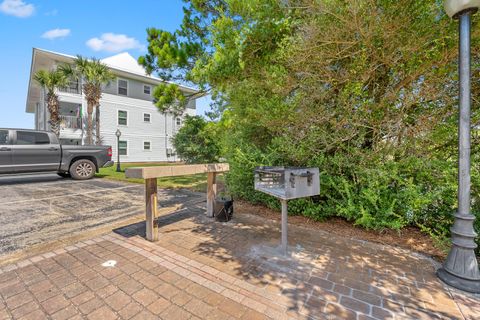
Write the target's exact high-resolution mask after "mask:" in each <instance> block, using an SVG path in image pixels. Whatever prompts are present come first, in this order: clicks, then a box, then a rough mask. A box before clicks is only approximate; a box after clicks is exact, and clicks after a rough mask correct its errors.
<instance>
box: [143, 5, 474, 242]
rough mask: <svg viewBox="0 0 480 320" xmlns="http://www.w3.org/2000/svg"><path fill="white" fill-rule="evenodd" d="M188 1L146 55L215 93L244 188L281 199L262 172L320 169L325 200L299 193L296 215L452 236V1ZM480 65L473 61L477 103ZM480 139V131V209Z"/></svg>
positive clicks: (235, 177) (153, 33)
mask: <svg viewBox="0 0 480 320" xmlns="http://www.w3.org/2000/svg"><path fill="white" fill-rule="evenodd" d="M185 2H186V6H185V18H184V20H183V23H182V25H181V26H180V28H179V29H178V30H177V31H175V32H168V31H164V30H157V29H149V46H148V53H147V54H146V55H145V56H144V57H142V58H141V59H140V62H141V63H142V64H144V65H145V66H146V67H147V69H148V70H149V71H158V72H159V73H160V74H161V75H162V76H166V77H167V78H169V77H170V78H174V77H178V75H181V78H182V79H183V80H185V81H189V82H192V83H194V84H196V85H198V86H199V88H201V90H202V91H204V92H206V93H211V94H212V96H213V99H214V101H215V103H216V104H215V106H216V107H217V110H216V111H218V113H217V114H219V115H220V117H219V119H218V120H219V121H217V122H215V123H212V126H215V127H217V130H216V131H215V132H217V133H221V135H219V136H217V137H218V141H220V142H221V143H220V149H221V153H222V155H223V156H224V157H226V158H227V160H228V162H229V163H230V166H231V171H230V173H229V175H228V177H227V181H228V183H229V187H230V190H232V192H234V193H235V194H237V195H238V196H241V197H243V198H245V199H247V200H249V201H253V202H261V203H265V204H266V205H269V206H271V207H278V201H275V200H274V199H273V198H271V197H269V196H266V195H263V194H261V193H258V192H255V191H254V189H253V169H254V168H255V166H257V165H292V166H317V167H319V168H320V170H321V177H320V181H321V195H320V196H319V197H314V198H312V199H302V200H296V201H291V202H290V208H291V209H290V212H291V213H293V214H303V215H306V216H309V217H311V218H314V219H325V218H328V217H331V216H339V217H343V218H345V219H347V220H349V221H352V222H353V223H355V224H357V225H359V226H363V227H365V228H369V229H375V230H381V229H385V228H390V229H395V230H401V229H402V228H404V227H405V226H409V225H413V226H418V227H419V228H421V229H422V230H424V231H425V232H427V233H429V234H430V235H432V236H433V237H435V238H436V239H438V240H439V241H444V240H445V239H447V237H448V236H449V232H450V231H449V227H450V225H451V223H452V220H453V213H454V212H455V208H456V193H457V190H456V185H457V182H456V166H457V142H456V141H457V120H458V98H457V97H458V76H457V68H458V65H457V55H458V49H457V48H458V42H457V36H456V33H457V22H456V21H453V20H452V19H450V18H448V17H447V16H446V14H445V13H444V12H443V7H442V3H443V1H431V0H418V1H411V0H398V1H390V0H379V1H364V0H353V1H341V0H332V1H310V0H292V1H277V0H214V1H211V0H210V1H208V0H191V1H185ZM478 17H479V16H478V15H477V16H475V17H474V21H473V23H474V27H473V28H472V31H473V34H472V50H473V55H472V56H473V57H477V56H478V54H479V53H480V28H477V27H476V26H477V24H478ZM479 66H480V60H479V59H477V58H474V59H473V69H472V76H473V81H472V91H473V96H474V97H475V96H478V95H479V94H480V81H479V78H480V77H479V75H480V68H479ZM158 94H163V95H166V96H169V98H165V99H163V100H159V101H158V104H159V108H161V110H165V109H166V108H168V107H169V106H170V104H169V103H167V102H169V101H174V100H175V99H176V95H178V94H179V91H175V90H171V89H169V90H166V88H160V89H159V91H158ZM179 98H180V97H178V100H181V99H179ZM162 101H163V102H162ZM165 101H166V102H165ZM479 106H480V104H479V103H478V101H477V100H476V99H474V100H473V104H472V122H473V123H472V124H473V126H472V127H477V128H478V127H480V112H479V109H480V108H479ZM479 142H480V136H479V135H478V134H476V133H475V134H474V135H473V139H472V159H473V160H472V164H473V167H472V212H473V213H474V214H476V215H479V214H480V204H479V203H480V201H479V194H480V178H479V176H480V169H479V164H478V163H480V161H479V160H480V156H479V148H480V143H479ZM479 226H480V220H479V219H477V224H476V228H477V231H480V230H478V227H479Z"/></svg>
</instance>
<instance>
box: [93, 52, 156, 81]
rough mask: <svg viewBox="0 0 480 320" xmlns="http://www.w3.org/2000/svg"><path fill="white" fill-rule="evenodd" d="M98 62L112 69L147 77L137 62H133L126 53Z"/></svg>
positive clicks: (132, 58) (133, 59)
mask: <svg viewBox="0 0 480 320" xmlns="http://www.w3.org/2000/svg"><path fill="white" fill-rule="evenodd" d="M100 61H101V62H103V63H105V64H106V65H107V66H109V67H111V68H114V69H120V70H125V71H130V72H133V73H136V74H140V75H143V76H148V75H147V73H146V72H145V69H144V68H143V67H142V66H141V65H139V64H138V62H137V60H135V58H134V57H132V56H131V55H130V54H129V53H128V52H122V53H119V54H116V55H114V56H111V57H108V58H105V59H102V60H100Z"/></svg>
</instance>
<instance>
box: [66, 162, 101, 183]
mask: <svg viewBox="0 0 480 320" xmlns="http://www.w3.org/2000/svg"><path fill="white" fill-rule="evenodd" d="M95 171H96V168H95V164H94V163H93V162H92V161H90V160H87V159H81V160H77V161H75V162H74V163H73V164H72V165H71V167H70V175H71V176H72V178H73V179H75V180H87V179H91V178H92V177H93V176H94V175H95Z"/></svg>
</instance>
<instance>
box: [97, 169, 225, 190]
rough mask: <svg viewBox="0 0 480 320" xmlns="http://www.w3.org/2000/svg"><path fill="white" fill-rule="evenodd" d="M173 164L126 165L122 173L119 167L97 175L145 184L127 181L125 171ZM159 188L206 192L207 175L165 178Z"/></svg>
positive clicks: (140, 180) (102, 170) (141, 181)
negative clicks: (118, 169)
mask: <svg viewBox="0 0 480 320" xmlns="http://www.w3.org/2000/svg"><path fill="white" fill-rule="evenodd" d="M174 165H177V164H172V163H151V162H149V163H125V164H121V169H122V172H117V171H116V170H117V166H116V165H114V166H113V167H108V168H100V172H99V173H97V174H96V176H97V177H99V178H104V179H109V180H116V181H124V182H131V183H144V180H143V179H127V178H126V177H125V169H126V168H130V167H153V166H174ZM218 180H220V181H219V182H221V181H223V176H222V175H219V176H218ZM157 184H158V187H159V188H163V189H179V188H184V189H190V190H193V191H199V192H206V191H207V174H206V173H202V174H195V175H188V176H178V177H165V178H159V179H157Z"/></svg>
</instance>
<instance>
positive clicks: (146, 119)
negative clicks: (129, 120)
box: [143, 113, 151, 122]
mask: <svg viewBox="0 0 480 320" xmlns="http://www.w3.org/2000/svg"><path fill="white" fill-rule="evenodd" d="M150 117H151V115H150V113H144V114H143V122H150Z"/></svg>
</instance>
